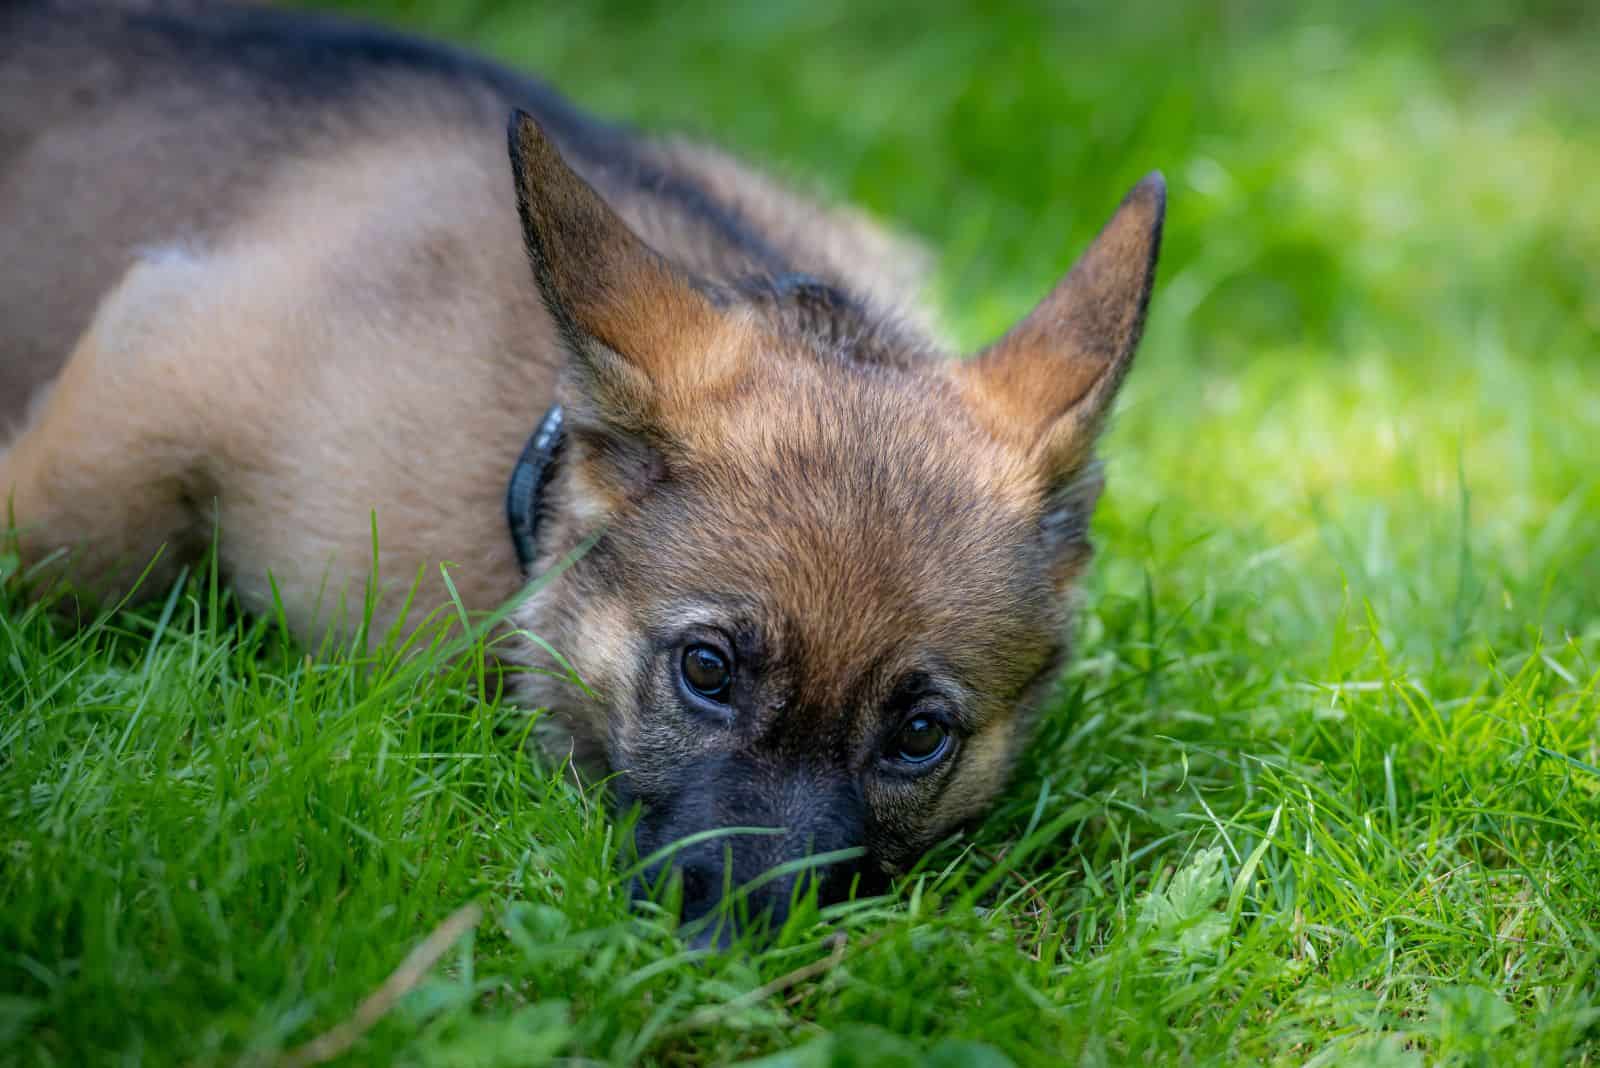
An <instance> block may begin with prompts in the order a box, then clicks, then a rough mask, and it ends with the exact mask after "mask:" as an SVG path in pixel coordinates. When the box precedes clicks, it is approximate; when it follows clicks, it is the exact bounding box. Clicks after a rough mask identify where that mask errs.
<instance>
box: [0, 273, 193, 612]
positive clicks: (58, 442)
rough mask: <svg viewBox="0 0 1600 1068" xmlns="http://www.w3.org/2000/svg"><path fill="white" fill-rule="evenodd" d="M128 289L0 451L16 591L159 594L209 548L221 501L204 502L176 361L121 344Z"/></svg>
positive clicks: (0, 486)
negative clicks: (120, 305) (21, 587)
mask: <svg viewBox="0 0 1600 1068" xmlns="http://www.w3.org/2000/svg"><path fill="white" fill-rule="evenodd" d="M136 272H137V269H136ZM130 281H131V278H130ZM127 286H128V283H127V282H125V283H124V285H123V287H121V288H119V290H118V291H117V292H115V293H113V294H112V296H110V297H108V298H107V300H106V302H105V303H104V304H103V305H102V308H101V311H100V312H99V313H98V314H97V316H96V320H95V322H94V324H93V325H91V326H90V328H89V330H88V331H87V332H86V333H85V334H84V336H83V338H82V339H81V340H80V341H79V343H78V346H77V348H76V349H75V350H74V352H73V354H72V357H71V358H70V359H69V360H68V362H67V364H66V366H65V367H64V368H63V369H62V371H61V375H60V377H59V378H58V379H57V381H56V382H55V384H54V387H53V389H52V390H51V392H50V394H49V396H48V397H46V398H45V399H44V401H43V403H42V404H40V405H36V406H35V410H34V412H33V413H32V417H31V419H30V420H29V422H28V423H27V424H26V425H25V426H24V428H23V430H22V433H21V434H20V436H18V437H17V438H16V439H15V440H14V441H12V442H11V444H10V446H9V447H8V448H6V449H4V450H3V451H0V532H4V531H6V530H7V528H10V527H13V525H14V529H11V530H10V534H9V538H11V539H14V545H15V547H16V549H17V550H18V552H19V555H20V558H21V566H20V568H19V569H18V570H17V573H16V575H14V576H10V577H8V578H7V581H8V582H9V581H17V580H18V579H25V580H27V581H28V583H29V586H30V588H39V587H42V586H43V585H44V584H46V583H48V582H53V581H56V580H63V579H64V580H66V582H67V583H68V585H69V587H70V588H71V589H72V590H74V591H77V592H81V593H85V594H88V595H89V596H90V597H91V598H92V599H102V598H105V599H109V598H118V597H123V596H126V595H129V594H132V595H133V596H134V597H136V598H137V597H138V596H141V595H144V596H149V595H153V594H157V593H159V592H160V591H161V590H162V589H163V588H164V587H165V586H167V585H170V583H171V582H172V580H173V579H174V578H175V577H176V576H177V574H178V573H179V570H180V568H181V567H182V566H183V565H184V564H185V563H188V562H190V561H192V560H193V559H195V557H196V556H197V555H199V553H200V552H201V551H203V549H204V547H205V546H206V544H207V538H208V537H209V533H210V522H209V520H208V518H207V517H208V516H209V515H210V514H211V511H212V508H211V503H210V501H211V496H210V495H209V494H205V495H203V496H202V495H201V490H202V489H203V487H202V486H201V485H200V484H199V481H198V479H197V472H198V468H199V464H198V463H196V460H195V457H196V455H197V451H196V448H195V442H194V441H193V440H188V441H186V440H185V435H186V433H187V431H186V426H185V424H186V420H185V419H184V418H183V417H182V413H183V411H184V410H185V409H186V407H187V405H185V404H183V403H181V402H180V401H179V400H177V399H175V398H174V396H173V392H174V389H175V388H177V387H178V386H179V384H180V383H179V382H175V381H174V380H173V377H174V376H173V375H172V371H173V368H172V367H171V365H170V364H169V363H168V362H167V361H164V360H160V359H150V358H148V356H147V354H146V353H143V352H140V351H137V350H136V349H131V350H130V349H129V348H127V346H126V344H124V343H126V342H130V341H131V342H133V343H134V344H135V345H137V343H138V342H139V341H141V340H150V339H149V337H148V336H147V335H146V334H145V332H143V331H133V332H132V334H131V335H124V336H121V337H118V336H116V335H117V334H118V333H119V331H118V330H117V327H118V325H119V323H118V322H117V321H116V320H117V316H115V315H113V314H109V312H108V309H111V310H114V308H115V304H116V302H117V301H118V298H119V297H120V296H122V295H124V294H123V290H125V289H126V288H127ZM147 572H148V573H147ZM141 577H142V578H143V581H142V582H141V581H140V580H141ZM35 582H37V586H36V585H35Z"/></svg>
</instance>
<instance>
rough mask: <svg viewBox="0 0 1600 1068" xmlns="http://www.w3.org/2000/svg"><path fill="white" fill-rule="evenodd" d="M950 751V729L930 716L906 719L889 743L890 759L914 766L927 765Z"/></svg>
mask: <svg viewBox="0 0 1600 1068" xmlns="http://www.w3.org/2000/svg"><path fill="white" fill-rule="evenodd" d="M949 751H950V731H949V730H948V729H946V727H945V726H944V724H942V723H940V722H939V721H938V720H935V719H932V718H930V717H928V716H913V717H912V718H911V719H908V720H906V722H905V726H903V727H901V728H900V731H899V733H898V734H896V735H895V736H894V741H893V742H891V743H890V745H889V753H888V754H887V755H888V756H889V757H890V759H892V760H896V761H899V762H900V763H901V764H909V765H911V766H913V767H919V768H920V767H926V766H928V765H930V764H933V763H935V762H937V761H938V760H940V759H941V758H942V757H944V755H945V754H946V753H948V752H949Z"/></svg>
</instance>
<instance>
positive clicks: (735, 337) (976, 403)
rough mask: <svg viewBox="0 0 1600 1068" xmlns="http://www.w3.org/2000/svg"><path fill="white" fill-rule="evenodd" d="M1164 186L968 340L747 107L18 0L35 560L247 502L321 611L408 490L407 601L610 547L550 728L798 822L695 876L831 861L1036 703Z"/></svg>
mask: <svg viewBox="0 0 1600 1068" xmlns="http://www.w3.org/2000/svg"><path fill="white" fill-rule="evenodd" d="M508 119H509V160H508V158H507V156H508V153H507V144H508V137H507V128H508ZM1163 208H1164V187H1163V184H1162V181H1161V179H1160V177H1159V175H1152V176H1151V177H1149V178H1146V179H1145V180H1144V181H1142V182H1140V183H1139V184H1138V185H1137V186H1136V187H1134V189H1133V191H1132V192H1130V193H1129V194H1128V195H1127V198H1126V199H1125V200H1124V201H1123V202H1122V205H1121V207H1120V208H1118V209H1117V212H1116V214H1115V215H1114V216H1113V217H1112V219H1111V221H1110V222H1109V224H1108V225H1107V226H1106V227H1105V229H1104V230H1103V231H1102V232H1101V234H1100V235H1099V237H1097V238H1096V239H1095V241H1094V243H1093V244H1092V245H1091V246H1090V247H1089V248H1088V250H1087V251H1086V252H1085V253H1084V254H1083V256H1082V258H1081V259H1080V260H1079V261H1078V263H1077V264H1076V265H1075V266H1074V267H1073V268H1072V270H1071V271H1070V273H1068V274H1067V276H1066V277H1065V279H1064V280H1063V281H1061V282H1060V284H1058V285H1057V286H1056V287H1055V289H1054V290H1053V291H1052V292H1050V294H1049V295H1048V296H1046V297H1045V298H1044V300H1043V301H1042V303H1040V304H1039V306H1038V307H1037V309H1036V310H1035V311H1034V312H1033V313H1032V314H1030V315H1029V316H1028V317H1027V318H1026V319H1025V320H1023V321H1022V322H1021V323H1020V324H1019V325H1017V326H1016V327H1015V328H1014V329H1012V330H1011V331H1010V332H1009V333H1007V334H1006V335H1005V336H1004V337H1002V338H1000V339H999V340H998V341H996V342H995V343H994V344H992V345H991V346H989V347H988V348H987V349H985V350H984V351H982V352H981V353H979V354H978V355H977V356H976V357H975V358H973V359H970V360H966V361H961V360H955V359H951V358H949V356H948V355H947V350H946V348H945V346H944V345H942V344H941V343H940V342H939V341H938V340H937V339H936V338H935V336H934V335H933V332H932V331H931V329H930V327H929V326H928V325H927V319H926V317H925V316H924V315H922V314H921V313H919V312H918V311H917V310H916V304H915V297H916V289H917V286H918V281H919V272H920V270H921V257H920V255H919V253H918V252H917V251H916V250H915V249H914V248H913V247H912V246H910V245H909V244H907V243H904V242H902V241H900V240H897V239H895V238H893V237H891V236H888V235H887V234H885V233H884V232H883V231H881V230H879V229H878V228H877V227H876V226H874V225H873V224H872V223H870V222H868V221H867V220H866V219H865V218H864V217H862V216H861V215H858V214H856V213H854V212H852V211H849V210H845V209H840V208H834V207H827V206H824V205H822V204H820V203H818V202H816V201H814V200H812V199H811V198H809V197H807V196H805V195H802V194H800V193H797V192H794V191H792V190H790V189H789V188H787V187H786V186H784V185H782V184H780V183H779V182H778V181H776V180H774V179H773V178H771V177H768V176H766V175H764V174H762V173H760V172H759V171H756V170H754V169H751V168H750V167H748V166H746V165H745V164H743V163H741V162H739V161H737V160H735V159H733V158H731V157H729V156H728V155H726V154H724V153H722V152H720V151H717V150H715V149H713V148H708V147H706V146H704V145H699V144H692V143H688V142H685V141H682V140H674V139H657V138H653V137H646V136H643V135H641V134H638V133H635V132H633V131H630V130H628V129H625V128H622V127H619V126H615V125H610V124H606V123H603V122H599V121H596V120H594V119H591V118H588V117H586V116H584V115H582V114H580V113H579V112H578V111H577V110H575V109H574V108H573V107H572V106H571V105H570V104H568V103H567V102H566V101H564V100H563V99H561V98H560V97H559V96H557V95H556V94H555V93H554V92H552V91H551V90H550V89H548V88H547V87H545V86H543V85H541V84H539V83H538V82H535V81H531V80H528V79H526V78H523V77H520V76H518V75H516V74H513V73H511V72H509V71H506V70H503V69H501V68H499V67H496V66H493V65H491V64H489V63H486V62H483V61H481V60H478V59H475V58H472V57H470V56H467V55H463V54H460V53H458V52H456V51H453V50H450V49H447V48H443V47H439V46H435V45H432V44H427V43H422V42H418V41H415V40H412V39H409V38H406V37H403V36H398V35H395V34H391V33H387V32H384V31H380V30H375V29H370V28H365V27H360V26H356V25H352V24H349V23H346V22H342V21H334V20H329V19H323V18H317V17H313V16H308V15H304V14H297V13H287V12H279V11H274V10H270V9H265V8H254V7H232V6H226V5H224V4H221V3H209V2H203V0H166V2H163V0H122V2H109V0H108V2H90V0H10V2H8V3H6V4H5V5H4V6H0V425H3V426H6V427H9V435H8V438H7V440H8V442H9V444H8V446H6V447H4V448H3V449H0V498H9V507H10V509H11V512H10V516H11V520H12V522H13V523H14V531H13V533H12V535H11V537H12V538H13V539H14V549H15V551H17V552H18V553H20V558H21V560H22V562H23V570H24V571H25V572H30V573H31V574H33V575H34V576H36V577H37V576H39V575H41V574H50V575H55V576H57V577H60V578H63V579H66V580H68V581H70V583H71V584H72V585H73V586H74V587H75V588H77V589H79V590H82V591H87V592H97V593H98V594H100V595H107V594H120V593H124V592H126V591H127V590H128V589H129V587H130V585H131V584H132V583H133V582H134V580H135V578H136V577H137V576H139V575H140V574H141V573H144V572H145V571H146V569H147V568H150V572H149V574H147V575H146V576H145V581H144V583H143V584H142V587H141V588H142V590H143V591H145V592H153V591H157V590H159V588H160V586H161V584H162V583H164V582H170V581H171V580H172V579H173V578H174V577H175V576H176V575H177V573H178V571H179V568H180V567H181V566H182V565H184V564H185V563H188V562H191V561H193V560H194V559H195V558H196V556H197V555H198V554H200V553H201V552H202V551H203V550H205V549H206V548H207V547H208V546H209V544H210V542H211V539H212V534H213V530H214V529H220V531H221V540H220V546H219V550H218V551H219V554H220V555H219V562H220V567H221V568H222V570H223V573H224V575H225V576H226V578H227V580H228V581H229V582H230V583H231V585H232V587H233V589H234V590H236V591H237V595H238V597H239V599H240V600H241V602H242V603H243V604H244V605H245V606H247V607H250V608H254V609H256V610H264V609H268V608H270V607H272V605H273V603H274V598H275V597H276V598H277V599H279V600H281V604H282V608H283V611H284V612H285V613H286V614H287V618H288V620H289V622H290V624H291V626H292V627H293V628H294V630H295V632H296V633H297V634H298V635H300V636H301V637H303V638H305V639H307V640H313V641H314V640H316V639H317V637H318V636H319V635H322V634H324V633H326V632H327V630H328V628H329V627H330V626H333V627H337V626H338V617H337V614H336V613H335V612H333V611H332V610H331V609H332V606H335V605H337V604H339V603H340V602H341V601H346V602H348V603H350V604H360V603H361V602H362V600H363V597H364V593H363V591H364V590H365V589H366V587H367V583H368V581H369V577H370V576H371V569H372V538H373V533H372V531H373V523H374V522H375V523H376V529H377V532H378V538H379V541H380V543H381V551H380V554H379V563H378V573H377V575H376V577H375V582H376V590H377V592H376V619H375V620H374V622H373V626H374V627H375V628H377V630H378V631H380V632H381V630H382V629H383V628H385V627H387V626H389V625H391V624H393V623H395V622H396V621H397V620H398V619H399V618H400V616H401V613H402V607H403V606H404V604H405V601H406V596H407V593H408V591H409V590H410V589H411V588H412V586H413V584H414V583H415V581H416V580H417V576H418V575H419V574H421V575H422V576H423V577H422V579H421V585H420V588H419V590H418V592H417V598H418V599H417V602H416V604H415V606H414V607H415V608H416V609H418V610H421V611H426V610H427V609H429V608H431V607H433V606H436V605H441V604H444V603H446V598H447V596H448V593H447V589H446V584H445V582H444V580H443V578H442V577H441V571H442V570H444V569H446V568H447V569H448V573H449V575H450V577H451V580H452V581H453V584H454V587H455V589H456V590H457V591H459V595H460V597H461V599H462V600H463V601H464V602H465V604H466V605H467V606H468V607H469V608H471V609H473V610H484V611H486V610H491V609H494V608H496V607H497V606H501V605H502V604H504V603H506V602H508V601H509V600H510V599H512V598H513V597H515V596H516V595H518V593H519V591H521V590H523V588H524V587H525V586H526V585H527V584H528V583H529V581H530V579H532V578H535V577H537V576H539V575H541V574H542V573H544V572H545V571H546V570H547V569H549V568H551V566H552V565H553V564H554V563H555V562H557V561H560V560H563V559H566V558H568V557H569V556H571V555H573V554H574V553H575V551H576V550H578V549H580V548H582V547H584V546H587V551H586V552H583V553H582V554H581V556H579V558H578V559H577V561H576V563H574V564H573V565H572V566H571V567H570V568H568V569H567V570H566V571H564V572H563V573H562V574H561V575H560V576H559V577H558V578H557V579H555V580H554V581H551V582H549V583H548V584H544V585H541V586H539V587H537V588H536V589H535V590H534V591H533V592H532V593H531V594H530V595H527V596H525V598H524V600H523V602H522V603H521V604H520V606H519V607H518V608H517V609H516V610H515V613H514V617H513V619H514V624H515V631H514V632H513V633H511V634H510V635H509V637H508V639H507V641H505V642H503V643H502V644H503V646H504V647H505V648H507V649H508V650H509V652H508V653H507V654H506V655H508V656H509V657H510V658H511V660H512V661H514V662H519V663H523V664H526V665H529V666H537V665H541V664H547V663H548V660H547V657H548V654H547V653H546V652H544V651H543V650H544V649H545V648H546V647H545V646H544V645H543V644H541V642H538V641H535V640H533V639H532V638H531V637H530V635H538V636H539V637H540V638H541V639H543V641H545V642H548V643H549V646H550V647H552V648H554V649H557V650H560V651H561V652H563V653H564V654H565V655H566V656H567V657H568V658H569V659H570V662H571V664H572V666H573V667H574V668H575V669H576V671H577V673H578V674H579V675H580V676H581V677H582V678H583V679H584V680H585V681H586V683H587V690H588V691H592V694H591V693H579V692H576V688H574V687H570V686H568V685H566V684H563V683H558V682H556V681H552V680H551V679H550V678H549V677H548V676H546V675H544V674H540V673H536V672H527V673H523V674H521V675H520V676H519V677H518V678H519V682H518V683H517V685H518V686H520V692H519V694H518V696H519V697H520V699H521V700H522V701H524V702H526V703H527V704H528V705H530V706H535V707H544V708H548V709H549V710H550V713H551V716H550V719H551V721H552V722H553V723H555V724H558V725H559V728H560V731H561V734H560V736H559V737H557V738H552V739H551V740H550V744H551V745H552V746H554V747H555V749H556V751H557V752H558V753H559V754H560V755H561V756H563V757H565V756H566V755H568V754H569V753H570V754H571V755H572V756H573V757H574V758H575V760H576V761H577V762H578V764H579V765H580V766H585V767H592V768H595V769H598V770H600V771H602V772H610V773H616V775H617V779H616V785H617V793H618V794H619V795H620V800H621V801H622V803H624V804H632V803H634V802H637V803H638V804H639V805H640V806H641V810H642V811H641V817H640V822H639V824H638V827H637V840H638V846H639V848H640V850H641V852H646V853H647V852H652V851H655V850H657V849H658V848H659V847H661V846H663V845H664V844H667V843H671V842H674V841H677V840H679V839H682V838H683V837H685V836H688V835H691V834H694V833H695V832H701V831H706V830H710V829H716V828H726V827H763V828H776V829H778V830H777V831H776V832H774V833H769V834H764V835H731V836H728V837H724V838H719V839H716V840H712V841H702V842H701V843H700V844H697V845H691V846H689V847H687V848H684V849H682V850H681V851H679V852H678V853H677V854H676V856H675V857H674V859H673V862H672V863H673V865H674V868H673V869H672V870H671V871H669V872H667V873H664V874H672V873H673V872H675V873H676V875H677V876H678V877H681V879H682V881H683V893H684V901H685V912H686V914H687V916H689V917H695V916H699V915H702V914H705V913H707V912H708V911H710V910H711V909H713V907H714V906H715V905H716V904H717V903H718V902H719V900H721V899H722V897H723V894H724V887H725V886H740V885H742V884H745V883H747V882H749V881H750V880H752V879H754V878H755V877H756V876H757V875H758V874H760V873H762V872H764V871H767V870H769V869H771V868H773V867H774V866H776V865H779V864H784V863H785V862H789V861H794V860H798V859H800V858H804V857H806V856H807V855H812V854H821V853H834V852H838V851H851V850H854V851H855V852H856V853H857V854H858V856H857V857H856V859H855V860H853V861H850V862H839V863H834V864H831V865H827V866H823V867H822V868H821V870H819V871H817V872H816V873H815V876H814V877H815V879H816V880H817V883H818V885H819V888H820V892H821V893H822V894H823V895H824V896H826V897H834V896H837V895H839V894H842V893H844V892H847V891H848V888H849V887H850V886H851V885H852V884H853V883H855V882H856V880H858V879H861V878H868V879H870V878H872V877H874V876H879V877H881V875H882V874H883V873H887V872H892V871H894V870H896V869H897V868H901V867H903V866H904V865H906V864H907V863H908V862H910V861H912V860H914V859H915V858H916V857H917V856H918V855H919V853H920V852H922V851H923V850H925V849H926V848H927V847H928V846H929V845H930V844H931V843H933V842H935V841H936V840H938V839H940V838H941V837H943V836H945V835H947V834H948V833H949V832H951V831H952V830H953V829H955V828H957V827H959V826H961V825H962V824H964V823H966V822H968V821H970V820H972V819H974V818H975V817H977V816H978V815H980V814H981V813H982V812H983V811H984V810H985V808H986V806H988V805H989V803H990V802H991V800H992V799H993V798H994V797H995V795H996V793H997V792H998V791H999V790H1000V789H1001V788H1002V786H1003V785H1004V783H1005V781H1006V777H1007V772H1008V769H1009V768H1010V767H1011V765H1012V763H1013V761H1014V759H1015V758H1016V756H1017V754H1018V751H1019V750H1020V749H1021V748H1022V746H1023V745H1024V744H1025V742H1026V740H1027V738H1028V735H1029V727H1030V718H1031V710H1032V709H1033V707H1034V706H1035V704H1036V702H1037V701H1038V700H1039V698H1040V696H1041V695H1042V693H1043V692H1044V691H1045V690H1046V687H1047V686H1048V685H1049V684H1050V683H1051V681H1052V680H1053V679H1055V678H1056V676H1057V674H1058V670H1059V668H1060V667H1061V665H1062V663H1063V658H1064V656H1065V654H1066V652H1067V634H1066V631H1067V624H1068V613H1069V608H1070V604H1071V593H1072V589H1073V586H1074V584H1075V583H1076V581H1077V580H1078V578H1079V576H1080V575H1081V574H1082V572H1083V570H1084V566H1085V564H1086V562H1087V561H1088V559H1089V552H1090V549H1089V541H1088V537H1087V530H1088V525H1089V517H1090V512H1091V510H1092V508H1093V507H1094V504H1095V500H1096V498H1097V496H1098V495H1099V493H1100V490H1101V478H1100V476H1099V474H1098V471H1099V468H1098V466H1097V464H1096V461H1095V458H1094V452H1093V443H1094V440H1095V438H1096V436H1097V434H1098V432H1099V430H1100V428H1101V426H1102V424H1103V422H1104V421H1105V418H1106V414H1107V411H1108V409H1109V408H1110V406H1111V402H1112V398H1113V396H1114V394H1115V393H1116V391H1117V387H1118V385H1119V384H1120V383H1121V381H1122V379H1123V376H1124V374H1125V373H1126V372H1127V370H1128V366H1129V363H1130V361H1131V359H1132V357H1133V353H1134V348H1135V345H1136V344H1137V342H1138V340H1139V334H1140V330H1141V328H1142V325H1143V322H1144V317H1145V308H1146V304H1147V301H1148V298H1149V295H1150V288H1151V279H1152V275H1153V273H1154V270H1155V264H1156V254H1157V249H1158V246H1159V242H1160V237H1161V224H1162V215H1163ZM530 268H531V269H530ZM530 433H531V434H532V439H531V440H530ZM519 458H520V459H519ZM508 487H509V493H508ZM153 558H154V559H155V561H156V562H155V564H154V565H153V567H152V566H151V564H150V562H151V560H152V559H153ZM269 576H271V578H270V580H269ZM274 586H275V590H276V593H274ZM795 890H796V884H795V878H794V877H793V876H792V875H791V876H789V877H787V878H777V879H772V880H770V881H768V882H766V883H765V884H764V885H762V886H761V888H760V889H759V890H758V891H754V892H753V893H752V895H751V900H750V902H749V903H750V904H751V905H752V906H754V907H755V908H756V909H765V910H771V912H772V914H773V916H774V918H775V919H778V920H781V919H782V917H783V915H784V913H785V911H786V909H787V907H788V905H789V902H790V900H791V895H792V894H793V893H794V892H795Z"/></svg>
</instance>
